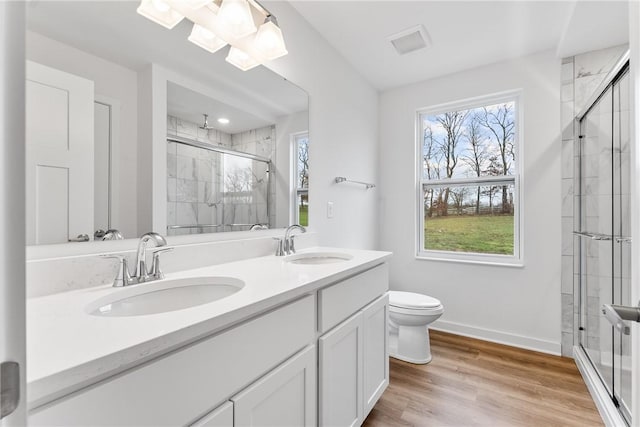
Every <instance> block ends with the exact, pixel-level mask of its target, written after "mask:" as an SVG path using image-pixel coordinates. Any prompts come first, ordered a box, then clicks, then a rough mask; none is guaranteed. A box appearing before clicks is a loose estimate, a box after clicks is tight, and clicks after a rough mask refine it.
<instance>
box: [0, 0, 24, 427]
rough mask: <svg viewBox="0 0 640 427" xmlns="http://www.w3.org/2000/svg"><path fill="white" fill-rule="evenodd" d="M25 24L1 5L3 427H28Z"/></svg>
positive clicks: (12, 8)
mask: <svg viewBox="0 0 640 427" xmlns="http://www.w3.org/2000/svg"><path fill="white" fill-rule="evenodd" d="M24 19H25V5H24V3H23V2H0V138H1V139H0V170H1V171H2V177H3V179H2V180H1V181H0V234H2V238H1V239H0V390H1V393H0V426H1V427H12V426H19V425H25V424H26V406H27V405H26V403H25V402H26V400H27V399H26V395H25V391H26V386H25V334H26V332H25V304H24V302H25V273H24V265H25V264H24V263H25V253H24V242H25V235H24V230H25V219H24V158H25V156H24V91H23V87H24V86H23V84H24V76H25V71H24V35H25V28H24ZM16 404H17V406H16Z"/></svg>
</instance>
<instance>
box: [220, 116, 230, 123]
mask: <svg viewBox="0 0 640 427" xmlns="http://www.w3.org/2000/svg"><path fill="white" fill-rule="evenodd" d="M218 123H220V124H221V125H228V124H229V119H227V118H225V117H220V118H219V119H218Z"/></svg>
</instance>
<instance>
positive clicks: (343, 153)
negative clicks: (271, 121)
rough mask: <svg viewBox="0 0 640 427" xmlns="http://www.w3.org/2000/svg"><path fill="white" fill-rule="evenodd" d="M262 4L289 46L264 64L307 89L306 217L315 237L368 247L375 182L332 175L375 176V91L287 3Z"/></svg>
mask: <svg viewBox="0 0 640 427" xmlns="http://www.w3.org/2000/svg"><path fill="white" fill-rule="evenodd" d="M265 5H266V7H267V8H268V9H269V10H270V11H271V12H272V13H273V14H274V15H275V16H277V17H278V24H279V25H280V27H281V28H282V32H283V34H284V37H285V41H286V43H287V50H288V51H289V54H288V55H287V56H285V57H282V58H280V59H277V60H275V61H273V62H272V63H270V64H267V66H268V67H269V68H270V69H272V70H274V71H275V72H277V73H278V74H280V75H282V76H284V77H285V78H286V79H288V80H290V81H291V82H293V83H295V84H297V85H298V86H300V87H301V88H303V89H304V90H306V91H307V92H308V93H309V138H310V139H309V141H310V142H309V224H311V228H312V229H313V230H315V231H318V232H319V236H320V243H321V244H322V245H332V246H344V247H352V248H374V247H375V245H376V242H377V235H376V229H377V206H378V204H377V202H378V200H377V199H378V189H377V188H376V189H372V190H365V188H364V187H362V186H353V185H350V184H335V182H334V178H335V177H336V176H346V177H348V178H352V179H357V180H362V181H371V182H377V159H378V157H377V156H378V151H377V145H378V129H377V122H378V115H377V105H378V95H377V92H376V90H375V89H374V88H373V87H372V86H371V85H370V84H368V83H367V82H366V81H365V80H364V78H362V76H360V75H359V74H358V73H357V72H356V71H355V70H354V69H353V68H352V67H351V66H350V65H349V64H348V63H347V61H346V60H345V59H344V58H343V57H342V56H340V54H338V52H337V51H336V50H335V49H334V48H332V47H331V46H330V45H329V44H328V43H327V42H326V40H325V39H324V38H323V37H322V36H321V35H320V34H319V33H318V32H316V31H315V30H314V29H312V28H311V26H310V25H309V24H308V23H307V22H306V21H305V19H304V18H303V17H302V16H300V14H298V12H297V11H296V10H295V9H294V8H293V7H292V6H291V5H290V4H288V3H286V2H281V1H275V2H271V1H269V2H267V3H266V4H265ZM329 201H332V202H334V207H335V209H334V210H335V216H334V218H332V219H328V218H327V215H326V212H327V208H326V206H327V202H329Z"/></svg>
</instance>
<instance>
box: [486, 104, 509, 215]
mask: <svg viewBox="0 0 640 427" xmlns="http://www.w3.org/2000/svg"><path fill="white" fill-rule="evenodd" d="M513 114H514V111H513V103H505V104H500V105H497V106H494V107H492V108H487V107H484V108H483V114H482V115H481V116H480V123H481V124H482V126H483V127H485V128H486V129H487V130H488V131H489V133H490V134H491V135H492V137H493V139H495V141H496V143H497V144H498V149H499V152H500V161H501V167H502V173H501V174H502V175H508V174H509V170H510V169H511V165H512V163H513V162H514V161H515V152H514V136H515V120H514V117H513ZM502 212H503V213H509V212H511V206H510V204H509V197H508V191H507V186H502Z"/></svg>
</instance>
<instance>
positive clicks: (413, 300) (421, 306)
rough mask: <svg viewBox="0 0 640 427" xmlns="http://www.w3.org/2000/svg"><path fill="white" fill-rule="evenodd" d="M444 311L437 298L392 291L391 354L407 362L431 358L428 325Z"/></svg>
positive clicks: (418, 362)
mask: <svg viewBox="0 0 640 427" xmlns="http://www.w3.org/2000/svg"><path fill="white" fill-rule="evenodd" d="M442 313H444V307H443V306H442V304H441V303H440V301H438V300H437V299H435V298H432V297H430V296H427V295H423V294H417V293H414V292H399V291H390V292H389V356H391V357H394V358H396V359H400V360H404V361H405V362H410V363H416V364H425V363H429V362H430V361H431V347H430V345H429V329H428V327H427V325H429V324H430V323H432V322H434V321H435V320H437V319H438V318H439V317H440V316H442Z"/></svg>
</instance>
